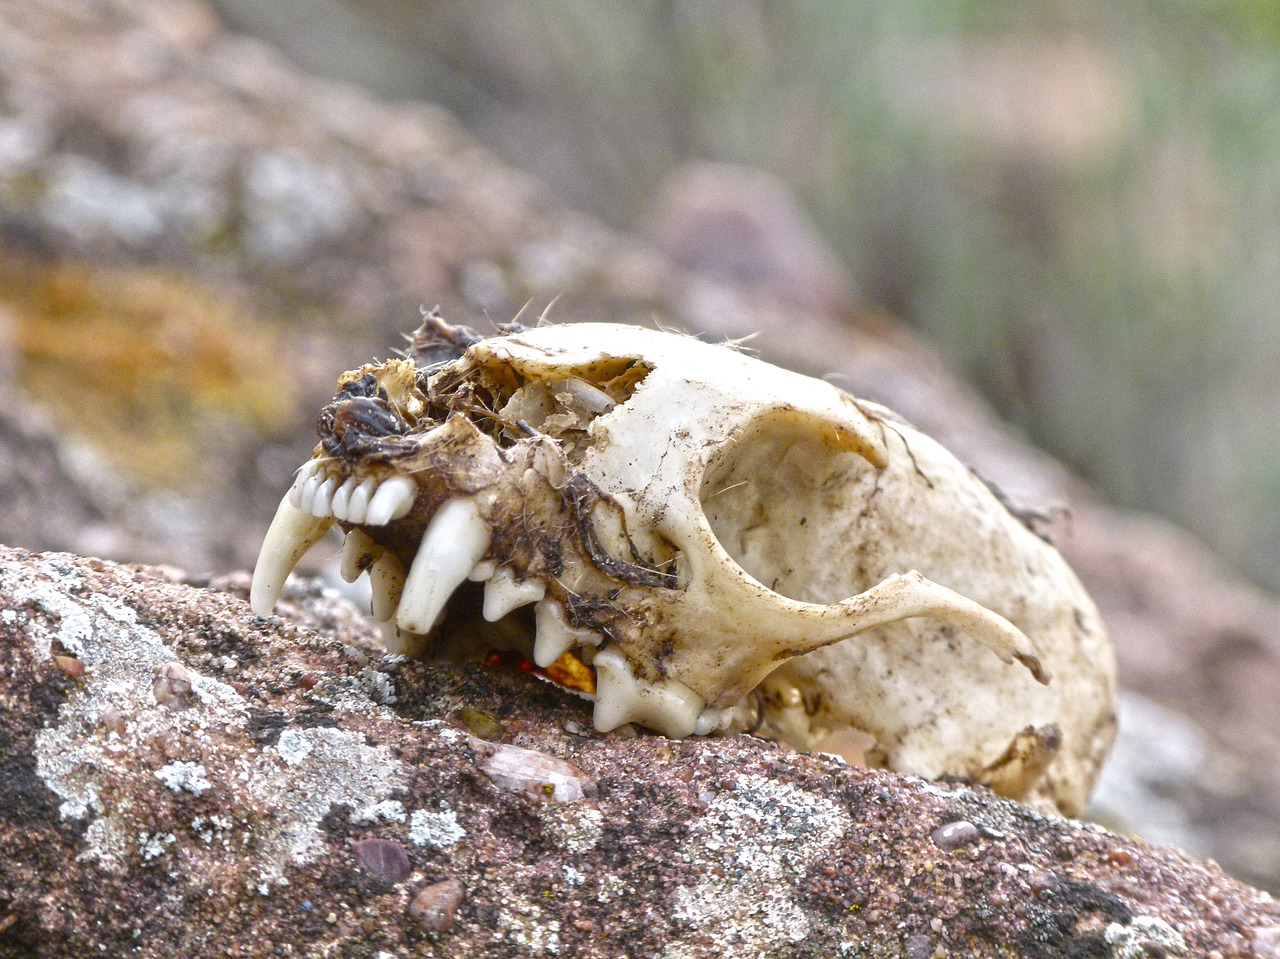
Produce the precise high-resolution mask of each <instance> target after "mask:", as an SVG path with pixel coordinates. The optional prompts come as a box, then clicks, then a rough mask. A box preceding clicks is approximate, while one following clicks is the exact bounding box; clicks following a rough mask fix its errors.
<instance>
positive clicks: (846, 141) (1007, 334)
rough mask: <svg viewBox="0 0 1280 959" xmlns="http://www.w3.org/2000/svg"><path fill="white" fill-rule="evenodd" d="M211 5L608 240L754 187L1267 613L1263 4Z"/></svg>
mask: <svg viewBox="0 0 1280 959" xmlns="http://www.w3.org/2000/svg"><path fill="white" fill-rule="evenodd" d="M217 2H218V6H219V7H220V9H222V10H223V11H224V12H225V14H226V16H227V17H228V18H229V19H230V20H231V22H233V23H235V24H237V25H239V26H241V27H243V28H244V29H247V30H249V31H251V32H254V33H257V34H259V35H262V36H266V37H269V38H270V39H271V40H272V41H273V42H274V43H276V44H278V45H279V46H281V47H282V48H284V49H285V50H287V51H288V52H289V54H290V55H291V56H292V57H293V58H295V59H296V60H298V62H300V63H302V64H304V65H305V66H307V67H308V68H309V69H313V70H316V71H319V72H322V73H325V74H328V75H331V76H336V77H341V78H343V79H346V80H350V81H352V82H355V83H359V84H361V85H363V86H365V87H367V88H369V89H372V90H375V91H378V92H380V93H382V94H384V95H390V96H409V97H418V98H423V99H427V100H431V101H433V102H437V103H440V104H443V105H445V106H447V107H448V108H449V109H450V110H451V111H453V112H454V113H455V114H456V115H457V116H459V117H460V118H461V119H462V121H463V123H464V124H465V125H466V127H467V128H468V129H469V130H470V131H472V132H473V133H475V134H476V135H477V136H479V137H480V138H481V139H482V140H483V141H484V142H485V143H486V144H488V145H489V146H491V147H492V148H493V149H495V150H496V151H497V152H498V153H500V154H501V155H502V156H503V157H504V158H505V159H507V160H508V161H509V162H511V163H513V164H515V165H516V166H518V167H520V168H521V169H524V170H528V171H531V172H534V173H536V174H537V175H538V176H539V177H540V178H541V179H542V180H544V181H545V182H546V183H548V184H550V185H551V186H552V188H553V189H554V190H555V191H556V193H557V194H558V196H559V197H561V198H562V199H563V200H564V201H565V202H566V203H568V204H569V205H571V206H574V207H576V208H578V209H581V210H584V211H589V212H591V213H593V214H595V215H596V216H598V217H600V218H602V219H603V220H605V221H606V222H608V223H609V224H611V225H613V226H615V227H618V228H621V229H626V230H642V229H644V228H645V227H646V226H647V225H648V221H647V219H646V218H647V217H651V216H652V214H653V208H654V198H655V196H656V195H658V193H659V191H660V190H661V189H662V184H663V183H664V180H665V179H666V178H667V177H668V175H669V174H670V173H671V171H672V170H673V169H676V168H677V167H678V166H679V165H680V164H681V163H683V162H685V161H689V160H693V159H700V160H715V161H729V162H733V163H741V164H747V165H750V166H752V167H756V168H759V169H763V170H767V171H770V172H772V173H774V174H776V175H778V176H779V177H781V179H782V180H783V181H785V183H786V184H788V185H789V186H790V187H791V188H792V189H794V191H795V192H796V193H797V194H798V195H799V197H800V199H801V201H802V203H803V205H804V207H805V208H806V210H807V211H808V212H809V214H811V216H812V217H813V219H814V221H815V222H816V223H817V224H818V226H819V228H820V230H821V233H822V236H823V237H824V238H825V240H826V242H827V243H828V244H829V246H830V248H831V250H833V251H834V253H835V256H836V257H837V258H838V260H839V261H840V262H841V264H842V265H843V267H844V268H845V269H846V271H847V275H848V276H849V277H852V279H853V281H854V283H855V284H856V288H857V289H858V290H859V291H860V292H861V295H862V297H863V298H864V300H865V302H866V303H868V304H872V305H874V306H875V307H878V308H882V309H884V310H886V311H888V312H890V313H892V314H894V315H896V316H898V317H900V318H902V319H904V320H906V321H907V322H908V323H910V324H911V325H913V326H914V327H916V328H917V329H919V330H921V331H924V332H925V333H926V334H927V335H928V336H929V337H930V338H931V339H932V340H933V341H934V342H935V343H936V344H938V345H940V346H941V347H942V348H943V349H944V350H945V351H946V352H947V353H948V354H949V355H950V356H951V357H953V358H954V359H955V360H956V362H958V363H959V364H960V365H961V366H962V367H963V369H964V370H965V371H966V372H967V373H968V375H969V376H970V377H971V379H972V380H973V381H974V382H975V383H977V384H978V385H979V387H980V388H981V389H982V390H983V392H984V393H985V394H986V395H987V396H988V397H989V398H990V399H991V400H992V401H993V402H994V403H995V405H996V406H997V408H998V409H999V410H1000V412H1001V413H1002V414H1003V415H1004V416H1005V417H1006V418H1008V419H1010V420H1012V421H1013V422H1015V423H1017V424H1019V425H1020V426H1021V427H1022V428H1023V429H1024V430H1025V431H1026V433H1027V435H1029V436H1030V437H1031V438H1032V439H1033V440H1034V441H1035V442H1036V443H1037V444H1038V445H1040V446H1041V447H1043V448H1044V449H1046V450H1048V451H1050V452H1052V453H1054V454H1056V455H1057V456H1059V457H1061V458H1062V459H1064V460H1066V461H1067V462H1068V463H1070V464H1071V465H1072V466H1073V467H1074V468H1076V469H1077V470H1079V471H1080V472H1081V473H1082V474H1083V475H1084V476H1085V477H1087V478H1088V479H1089V480H1090V481H1091V482H1093V483H1094V484H1095V485H1096V486H1097V487H1098V488H1100V489H1101V490H1103V491H1105V492H1106V494H1107V495H1108V496H1109V497H1110V498H1111V499H1112V500H1113V501H1115V502H1117V503H1119V504H1122V505H1125V506H1130V507H1135V508H1141V509H1144V510H1154V511H1157V512H1160V513H1163V514H1165V515H1167V516H1170V517H1172V518H1174V519H1176V520H1177V521H1178V522H1179V523H1180V524H1181V525H1183V526H1184V527H1186V528H1188V529H1190V530H1192V531H1194V532H1195V533H1197V534H1199V535H1200V536H1202V537H1203V538H1205V539H1206V540H1207V541H1209V542H1210V543H1211V544H1213V545H1214V546H1215V547H1216V548H1217V549H1218V550H1219V551H1220V552H1221V553H1222V554H1223V555H1224V556H1226V557H1228V558H1229V559H1230V560H1231V561H1232V562H1233V563H1234V564H1235V565H1236V566H1237V567H1238V568H1239V569H1240V570H1241V571H1243V573H1244V574H1245V575H1247V576H1249V577H1251V578H1253V579H1255V580H1256V581H1258V582H1261V583H1265V584H1267V585H1269V586H1272V587H1275V586H1280V546H1278V545H1277V544H1278V543H1280V376H1277V373H1278V372H1280V369H1278V367H1280V109H1277V107H1278V106H1280V7H1278V6H1277V5H1276V4H1274V3H1270V2H1268V0H1173V2H1164V3H1140V2H1134V0H1123V2H1120V3H1112V2H1108V3H1103V2H1091V0H1053V2H1034V3H1028V2H1025V0H1017V2H1014V0H904V2H901V3H892V4H882V3H848V2H845V0H794V2H776V0H775V2H766V0H684V2H682V0H636V2H631V3H626V4H598V3H591V2H587V0H528V2H524V3H519V4H514V3H496V2H479V3H477V2H474V0H470V2H460V0H435V2H430V3H404V2H401V0H278V2H275V3H272V4H261V3H256V2H253V0H217Z"/></svg>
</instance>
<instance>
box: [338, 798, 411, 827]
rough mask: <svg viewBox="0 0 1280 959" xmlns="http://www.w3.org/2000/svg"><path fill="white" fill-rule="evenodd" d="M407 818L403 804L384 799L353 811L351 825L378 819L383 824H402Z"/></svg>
mask: <svg viewBox="0 0 1280 959" xmlns="http://www.w3.org/2000/svg"><path fill="white" fill-rule="evenodd" d="M407 818H408V815H407V813H405V811H404V803H402V802H401V801H400V800H398V799H385V800H383V801H382V802H376V803H373V804H371V805H369V806H364V807H362V808H360V809H356V810H353V811H352V813H351V821H352V822H353V823H362V822H374V821H376V820H378V819H381V820H382V821H383V822H404V821H405V819H407Z"/></svg>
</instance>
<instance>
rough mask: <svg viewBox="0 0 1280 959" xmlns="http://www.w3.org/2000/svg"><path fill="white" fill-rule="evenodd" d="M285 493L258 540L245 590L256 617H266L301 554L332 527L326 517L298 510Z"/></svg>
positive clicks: (330, 520)
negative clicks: (247, 589) (256, 551)
mask: <svg viewBox="0 0 1280 959" xmlns="http://www.w3.org/2000/svg"><path fill="white" fill-rule="evenodd" d="M290 500H291V496H290V494H288V493H286V494H285V496H284V498H283V499H282V500H280V505H279V507H277V509H276V515H275V517H274V518H273V519H272V520H271V526H270V527H268V529H267V535H266V536H264V537H263V538H262V549H261V550H259V551H258V562H257V563H256V564H255V565H254V567H253V583H252V584H251V585H250V587H249V605H250V606H251V607H252V608H253V611H254V612H255V613H256V614H257V615H259V616H270V615H271V610H272V608H273V607H274V606H275V604H276V600H277V599H279V598H280V592H281V590H283V589H284V581H285V580H286V579H288V578H289V574H290V573H292V572H293V568H294V567H295V566H297V565H298V561H299V560H300V559H302V557H303V555H304V554H305V553H306V552H307V550H309V549H310V548H311V547H312V546H314V545H315V544H316V543H317V542H318V541H319V540H320V537H322V536H324V534H325V533H326V532H328V530H329V527H330V526H332V525H333V520H332V519H330V518H317V517H315V516H311V515H310V514H308V513H306V512H304V511H303V510H300V509H298V507H296V506H294V505H293V503H292V502H290Z"/></svg>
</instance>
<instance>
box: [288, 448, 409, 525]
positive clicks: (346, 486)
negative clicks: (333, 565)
mask: <svg viewBox="0 0 1280 959" xmlns="http://www.w3.org/2000/svg"><path fill="white" fill-rule="evenodd" d="M416 493H417V489H416V487H415V486H414V484H413V480H411V479H409V478H408V477H407V476H393V477H391V478H390V479H387V480H383V481H382V482H381V483H379V482H378V481H377V480H375V479H373V477H369V478H368V479H364V480H360V481H357V480H356V478H355V477H354V476H353V477H351V478H350V479H348V480H346V481H345V482H343V483H338V481H337V480H335V479H334V478H333V477H331V476H326V475H325V473H324V471H323V470H322V469H321V468H320V462H319V461H318V460H310V461H308V462H307V463H306V464H305V465H304V466H303V467H302V469H300V470H298V475H297V477H296V478H295V479H294V481H293V486H291V487H290V488H289V502H290V503H292V504H293V505H294V507H295V508H296V509H299V510H301V511H302V512H304V513H306V514H308V515H310V516H313V517H315V518H316V519H326V518H328V517H332V518H334V519H340V520H342V521H343V522H347V523H360V524H361V525H365V526H386V525H387V524H388V523H390V522H391V521H392V520H396V519H400V517H402V516H404V515H406V514H407V513H408V512H409V510H410V509H411V508H412V507H413V500H414V497H415V495H416Z"/></svg>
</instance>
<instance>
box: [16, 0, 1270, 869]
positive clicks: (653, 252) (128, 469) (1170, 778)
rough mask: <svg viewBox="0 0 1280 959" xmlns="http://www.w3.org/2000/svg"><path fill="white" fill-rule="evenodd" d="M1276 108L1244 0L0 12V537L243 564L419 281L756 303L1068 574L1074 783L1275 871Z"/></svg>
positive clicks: (513, 294) (568, 309)
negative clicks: (1083, 658)
mask: <svg viewBox="0 0 1280 959" xmlns="http://www.w3.org/2000/svg"><path fill="white" fill-rule="evenodd" d="M1277 104H1280V6H1276V5H1275V4H1274V3H1273V0H1162V2H1161V3H1158V4H1157V3H1148V4H1140V3H1136V2H1132V0H1120V2H1111V3H1105V4H1104V3H1101V2H1089V0H1058V2H1055V3H1051V4H1050V3H1036V2H1028V0H1020V2H1018V3H1013V2H1006V0H928V2H926V0H899V2H895V3H892V4H886V3H880V4H875V3H850V2H848V0H839V2H837V0H792V2H786V3H783V2H772V3H768V2H761V0H732V2H729V0H699V2H678V0H661V2H659V0H631V2H628V3H625V4H624V3H616V4H592V3H586V2H583V0H523V2H521V3H511V2H505V3H498V2H492V0H468V2H465V3H464V2H461V0H434V2H429V3H428V2H425V0H424V2H404V0H273V2H271V3H261V2H250V0H212V2H211V0H110V2H101V3H92V4H89V3H85V2H84V0H0V395H3V397H4V401H3V402H0V543H4V544H6V545H11V546H18V547H25V548H28V549H38V550H70V551H73V552H77V553H82V554H87V555H93V556H99V557H104V558H107V559H112V560H119V561H125V562H148V563H169V564H174V565H176V566H178V567H181V568H183V569H186V570H190V571H192V572H194V573H204V572H215V573H221V572H227V571H235V570H247V569H249V568H251V567H252V565H253V563H254V560H255V557H256V555H257V551H258V547H259V544H260V542H261V536H262V532H263V530H264V529H265V528H266V525H267V523H268V521H269V519H270V517H271V515H272V512H273V510H274V509H275V506H276V503H277V502H278V501H279V498H280V496H281V494H282V493H283V491H284V490H285V489H286V488H287V487H288V485H289V483H290V481H291V478H292V475H293V471H294V470H295V469H296V467H297V466H298V464H300V463H301V462H303V461H304V460H305V459H306V458H307V457H308V456H309V455H310V451H311V448H312V446H313V444H314V442H315V431H314V424H315V416H316V413H317V411H318V410H319V409H320V407H321V406H322V405H323V403H324V402H325V401H326V400H327V399H328V398H329V397H330V396H331V395H332V391H333V389H334V383H335V380H336V377H337V376H338V375H339V374H340V373H341V372H342V371H344V370H347V369H351V368H353V367H355V366H357V365H359V364H360V363H361V362H364V361H366V360H370V359H373V358H385V357H387V356H388V354H389V352H390V350H392V349H393V348H394V347H396V346H398V345H399V344H401V343H402V342H403V340H402V339H401V337H402V335H403V334H405V333H407V332H409V331H411V330H412V329H413V328H414V327H415V326H416V325H417V323H418V321H419V310H420V308H422V307H431V306H433V305H439V306H440V307H441V309H442V311H443V314H444V316H445V317H446V318H447V319H448V320H449V321H451V322H457V323H464V324H469V325H473V326H476V327H477V328H480V329H489V328H491V327H492V325H493V324H494V323H498V322H504V321H506V320H508V319H510V318H511V317H512V316H514V315H515V314H516V313H517V312H518V311H520V310H521V309H522V308H524V307H526V306H527V307H528V310H529V312H528V313H527V314H526V316H528V317H531V316H536V315H538V314H539V313H541V312H542V311H543V310H544V309H547V308H548V307H549V305H550V304H552V303H553V301H554V303H555V305H554V306H552V307H551V318H552V319H553V320H559V321H565V322H568V321H575V320H612V321H619V322H635V323H645V324H661V325H664V326H668V327H674V328H677V329H683V330H688V331H691V332H695V333H698V334H700V335H703V336H705V337H707V338H708V339H723V338H725V337H743V336H749V335H755V334H758V336H755V338H754V339H752V340H751V344H750V345H751V347H752V348H754V349H756V350H758V351H759V352H760V353H761V355H763V356H765V357H766V358H768V359H771V360H773V361H775V362H780V363H783V364H786V365H790V366H792V367H794V368H797V369H800V370H802V371H804V372H807V373H810V374H814V375H828V376H831V377H832V378H833V379H834V380H835V381H836V382H838V383H839V384H840V385H842V386H846V387H847V388H849V389H850V390H851V391H853V392H855V393H857V394H858V395H861V396H864V397H867V398H870V399H876V400H880V401H883V402H886V403H887V404H888V405H890V406H892V407H894V408H895V409H897V410H898V411H899V412H901V413H902V414H904V415H906V416H907V417H908V418H909V419H912V420H914V421H915V422H917V423H918V424H919V425H920V426H922V427H923V428H925V429H926V430H927V431H929V432H932V433H934V434H935V435H936V436H937V437H938V438H939V439H941V440H942V441H943V442H944V443H945V444H947V445H948V446H950V447H951V448H952V449H953V450H954V451H955V452H957V454H958V455H959V456H960V457H961V458H962V459H963V460H964V461H965V462H966V463H969V464H970V465H972V466H973V467H974V468H975V470H976V471H977V472H978V473H979V474H980V475H981V476H982V477H983V478H984V479H987V480H988V481H990V482H992V483H993V484H994V485H996V486H998V488H999V489H1000V490H1002V491H1003V492H1004V493H1005V494H1006V495H1007V497H1008V498H1009V500H1010V502H1011V503H1012V504H1013V505H1014V506H1015V507H1018V508H1020V509H1022V510H1023V511H1024V514H1025V515H1026V516H1027V517H1028V518H1029V519H1030V520H1031V521H1032V522H1033V523H1034V524H1035V527H1036V528H1037V529H1038V530H1039V531H1041V532H1043V533H1045V534H1046V535H1049V536H1051V537H1052V538H1053V540H1054V541H1055V543H1056V544H1057V545H1058V546H1059V548H1060V549H1061V550H1062V551H1063V552H1064V554H1065V555H1066V556H1067V558H1068V560H1069V561H1070V562H1071V563H1072V565H1073V566H1074V567H1075V569H1076V570H1077V572H1078V573H1079V574H1080V576H1081V579H1082V580H1083V581H1084V583H1085V585H1086V586H1087V588H1088V589H1089V591H1090V593H1091V594H1092V595H1093V596H1094V598H1095V600H1096V601H1097V603H1098V605H1099V608H1100V609H1101V611H1102V613H1103V617H1104V619H1105V620H1106V622H1107V626H1108V629H1109V631H1110V633H1111V636H1112V638H1113V640H1114V642H1115V646H1116V650H1117V655H1118V659H1119V663H1120V669H1121V679H1122V685H1123V687H1124V694H1123V697H1122V700H1121V728H1122V736H1121V739H1120V741H1119V743H1118V744H1117V747H1116V750H1115V752H1114V758H1113V760H1112V761H1111V763H1110V764H1109V766H1108V767H1107V770H1106V774H1105V776H1104V779H1103V782H1102V787H1101V789H1100V790H1099V793H1098V796H1097V805H1096V807H1095V808H1094V809H1093V810H1092V812H1091V815H1093V816H1095V817H1096V818H1098V819H1099V820H1100V821H1103V822H1105V823H1107V824H1108V825H1110V826H1112V827H1113V828H1118V829H1121V830H1123V831H1126V832H1137V833H1140V834H1142V835H1144V836H1146V837H1147V838H1149V839H1152V840H1153V841H1157V842H1167V843H1172V844H1175V845H1177V846H1179V847H1180V848H1182V849H1184V850H1186V851H1188V852H1190V853H1192V854H1193V855H1198V856H1212V857H1213V858H1215V859H1217V860H1218V861H1219V862H1221V863H1223V865H1224V866H1225V867H1226V868H1227V869H1228V870H1229V871H1231V872H1232V873H1233V874H1235V875H1237V876H1240V877H1242V878H1245V879H1247V880H1249V881H1251V882H1254V883H1256V884H1258V885H1260V886H1264V887H1266V888H1269V889H1272V890H1280V763H1277V762H1276V757H1277V756H1278V755H1280V699H1278V698H1277V696H1276V690H1277V689H1280V601H1278V600H1277V597H1276V595H1275V592H1274V590H1275V589H1277V588H1280V550H1277V548H1276V543H1277V542H1280V425H1278V424H1280V416H1278V415H1277V414H1278V413H1280V375H1277V374H1278V373H1280V317H1278V316H1277V314H1278V313H1280V289H1277V287H1278V286H1280V110H1277V109H1276V107H1277ZM1045 451H1047V453H1048V454H1052V455H1046V452H1045ZM1187 531H1190V534H1188V532H1187ZM338 555H339V545H338V543H337V542H336V541H334V540H331V541H329V542H328V543H327V544H325V543H322V544H321V545H320V546H318V547H317V548H316V549H314V550H313V551H312V552H311V554H310V555H309V557H308V558H307V560H306V561H304V564H303V570H304V571H305V572H310V573H318V574H320V575H322V576H325V577H327V579H328V581H329V582H330V583H331V584H332V585H334V587H335V588H342V584H341V581H340V579H339V577H338V575H337V564H338Z"/></svg>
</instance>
